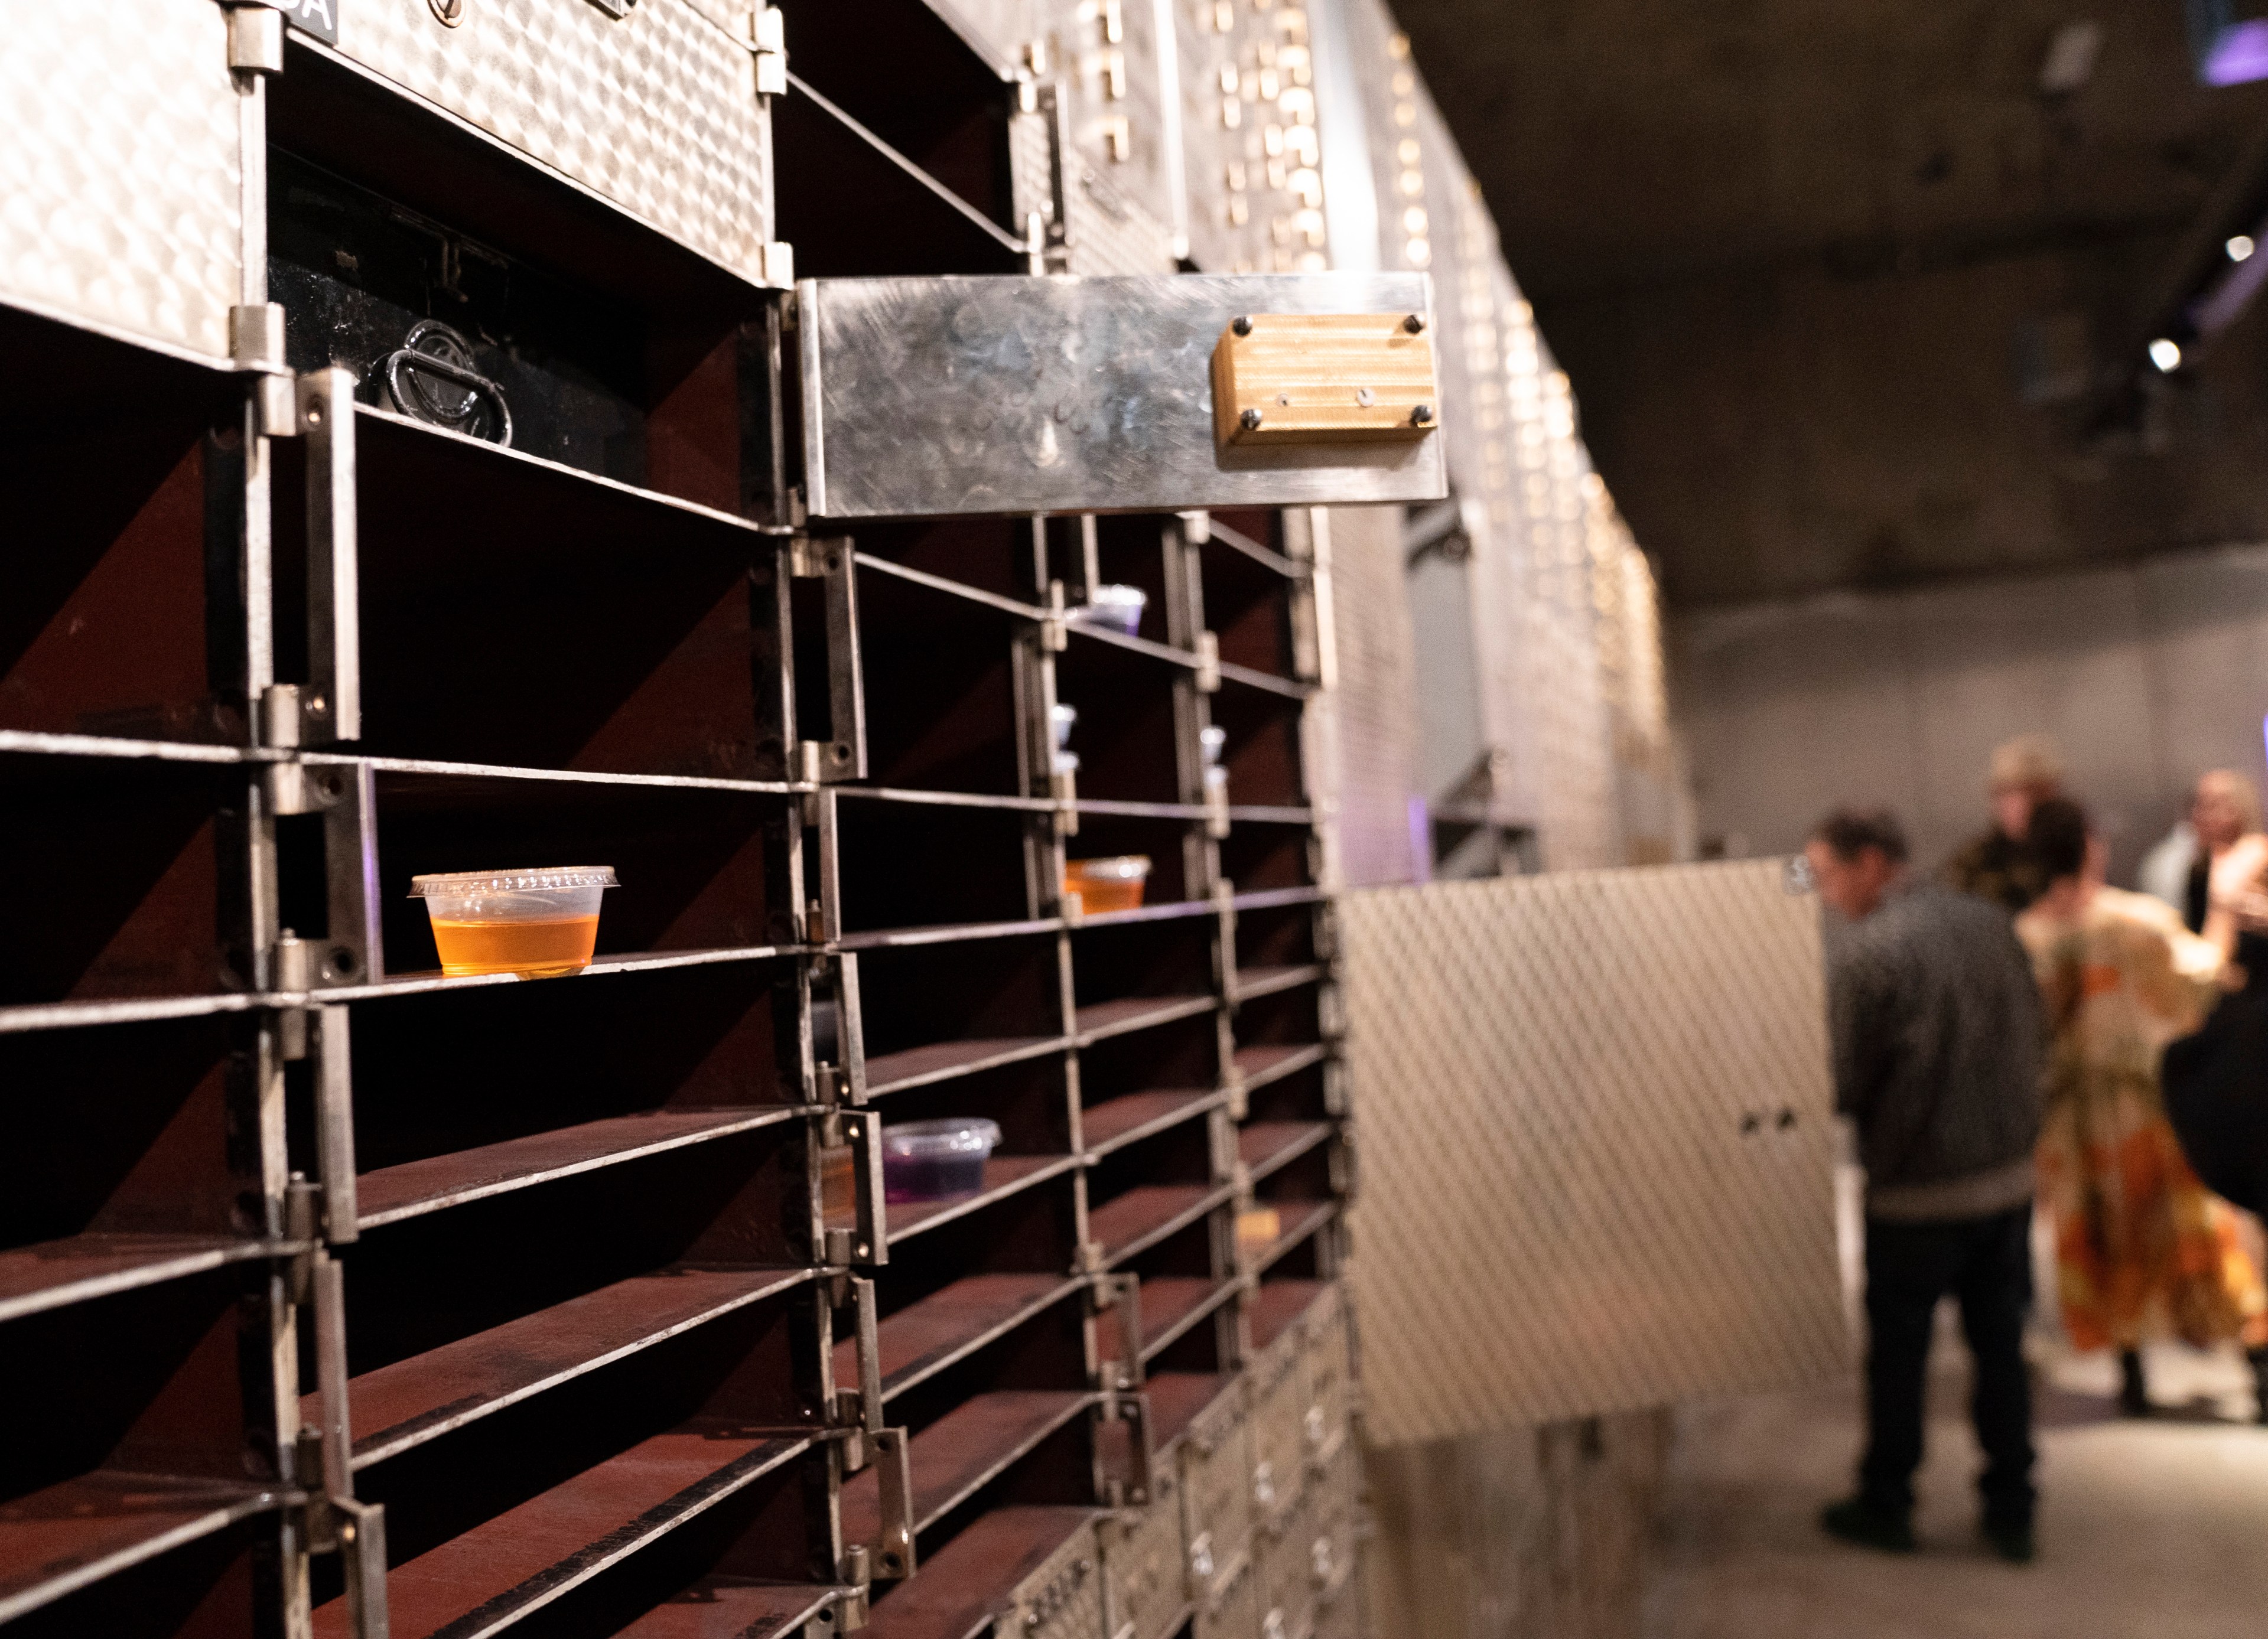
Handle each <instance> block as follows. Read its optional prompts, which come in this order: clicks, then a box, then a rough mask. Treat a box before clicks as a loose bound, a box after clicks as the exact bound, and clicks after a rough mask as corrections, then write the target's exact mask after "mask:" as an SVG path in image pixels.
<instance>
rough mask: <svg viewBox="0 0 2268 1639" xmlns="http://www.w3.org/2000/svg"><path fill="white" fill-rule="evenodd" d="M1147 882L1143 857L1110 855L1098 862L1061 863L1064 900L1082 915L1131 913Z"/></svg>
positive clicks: (1146, 861)
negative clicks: (1109, 912) (1117, 912)
mask: <svg viewBox="0 0 2268 1639" xmlns="http://www.w3.org/2000/svg"><path fill="white" fill-rule="evenodd" d="M1149 879H1150V856H1148V855H1147V854H1111V855H1108V856H1105V857H1103V858H1101V859H1072V860H1067V861H1065V862H1064V900H1065V901H1066V903H1067V905H1068V906H1070V907H1071V908H1075V913H1076V914H1077V915H1082V916H1100V915H1102V914H1103V913H1104V912H1106V911H1114V910H1134V909H1137V908H1139V907H1140V905H1141V903H1142V888H1143V885H1144V884H1145V883H1146V882H1148V881H1149Z"/></svg>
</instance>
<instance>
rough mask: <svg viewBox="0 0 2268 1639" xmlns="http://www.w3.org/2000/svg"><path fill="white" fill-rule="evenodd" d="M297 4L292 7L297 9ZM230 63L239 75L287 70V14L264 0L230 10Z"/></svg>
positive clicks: (233, 7) (278, 72) (274, 72)
mask: <svg viewBox="0 0 2268 1639" xmlns="http://www.w3.org/2000/svg"><path fill="white" fill-rule="evenodd" d="M297 9H298V8H297V7H296V6H295V7H293V10H294V11H297ZM228 66H229V67H230V68H232V69H233V70H235V71H236V72H237V73H239V74H281V73H282V72H283V71H284V15H283V13H282V12H281V11H276V10H275V9H274V8H273V7H272V6H271V5H269V4H266V3H265V0H262V3H261V4H253V5H237V6H232V7H230V8H229V13H228Z"/></svg>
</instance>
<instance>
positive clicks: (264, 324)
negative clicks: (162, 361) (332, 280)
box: [228, 11, 296, 425]
mask: <svg viewBox="0 0 2268 1639" xmlns="http://www.w3.org/2000/svg"><path fill="white" fill-rule="evenodd" d="M229 15H230V16H232V17H242V16H245V15H247V13H245V12H241V11H232V12H231V13H230V14H229ZM252 15H255V16H257V15H265V16H268V17H270V18H273V17H274V16H275V15H276V14H275V13H274V12H273V11H269V12H266V13H264V14H262V13H253V14H252ZM228 356H229V359H230V361H231V362H232V364H235V365H236V367H237V368H238V369H239V370H258V371H266V372H267V373H269V375H284V374H287V373H288V372H289V366H287V365H286V364H284V305H283V304H282V303H281V302H248V303H246V304H243V305H239V306H236V307H232V308H230V309H229V310H228ZM284 421H285V423H286V424H294V425H295V424H296V417H295V416H291V415H287V416H285V417H284Z"/></svg>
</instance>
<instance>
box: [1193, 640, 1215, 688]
mask: <svg viewBox="0 0 2268 1639" xmlns="http://www.w3.org/2000/svg"><path fill="white" fill-rule="evenodd" d="M1219 692H1220V639H1219V637H1218V636H1215V635H1214V634H1212V633H1211V632H1199V633H1198V634H1197V693H1199V694H1200V695H1217V694H1219Z"/></svg>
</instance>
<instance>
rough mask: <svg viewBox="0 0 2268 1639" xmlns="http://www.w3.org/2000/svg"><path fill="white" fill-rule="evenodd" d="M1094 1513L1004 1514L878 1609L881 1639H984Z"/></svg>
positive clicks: (871, 1628)
mask: <svg viewBox="0 0 2268 1639" xmlns="http://www.w3.org/2000/svg"><path fill="white" fill-rule="evenodd" d="M1099 1517H1100V1514H1099V1510H1095V1509H1092V1508H1042V1507H1021V1508H996V1509H994V1510H991V1511H990V1512H989V1513H987V1514H984V1515H983V1516H982V1517H980V1518H978V1519H977V1520H976V1522H975V1523H973V1524H972V1525H969V1527H968V1529H967V1530H966V1531H963V1532H961V1534H960V1535H959V1536H956V1537H955V1538H954V1539H953V1540H952V1541H950V1542H948V1543H946V1545H945V1546H944V1547H942V1548H939V1550H938V1551H937V1552H936V1553H935V1554H932V1556H931V1557H930V1558H929V1559H928V1561H926V1562H924V1564H923V1566H922V1568H921V1571H920V1574H919V1575H917V1576H916V1577H914V1578H913V1580H911V1581H910V1582H908V1583H906V1584H903V1585H902V1586H900V1587H898V1588H896V1589H894V1590H893V1591H891V1592H890V1593H889V1594H888V1595H887V1597H886V1598H884V1599H882V1600H880V1602H879V1603H878V1604H876V1606H874V1611H873V1618H872V1620H871V1621H869V1623H868V1625H867V1628H866V1631H867V1633H868V1634H869V1635H872V1636H873V1639H982V1636H983V1635H990V1634H991V1633H992V1632H993V1631H994V1628H993V1622H994V1620H995V1618H997V1617H1000V1616H1003V1615H1005V1613H1007V1610H1008V1605H1009V1597H1008V1596H1009V1595H1010V1594H1012V1593H1013V1592H1014V1591H1015V1590H1016V1587H1017V1585H1018V1584H1020V1583H1022V1582H1023V1581H1024V1580H1025V1579H1026V1578H1027V1577H1030V1576H1031V1575H1032V1574H1033V1573H1034V1572H1035V1571H1037V1570H1038V1569H1040V1568H1041V1567H1042V1566H1043V1565H1045V1564H1046V1563H1047V1562H1048V1558H1049V1555H1050V1554H1054V1553H1055V1552H1056V1551H1057V1549H1058V1548H1060V1547H1063V1545H1064V1543H1066V1542H1068V1541H1070V1540H1071V1538H1072V1537H1073V1536H1075V1535H1077V1534H1078V1533H1079V1532H1080V1531H1081V1530H1083V1529H1084V1528H1085V1527H1086V1526H1087V1525H1089V1524H1090V1523H1092V1522H1093V1521H1094V1519H1096V1518H1099Z"/></svg>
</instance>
